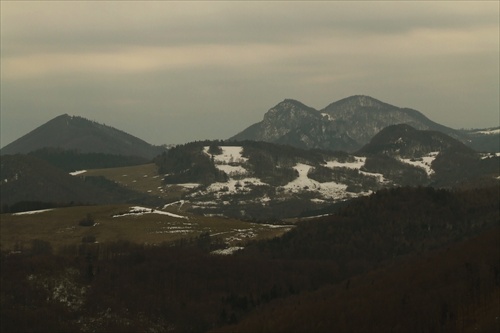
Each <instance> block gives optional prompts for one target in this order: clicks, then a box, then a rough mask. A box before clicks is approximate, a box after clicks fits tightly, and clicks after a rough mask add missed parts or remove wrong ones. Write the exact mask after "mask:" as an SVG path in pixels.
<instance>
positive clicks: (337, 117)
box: [230, 95, 500, 152]
mask: <svg viewBox="0 0 500 333" xmlns="http://www.w3.org/2000/svg"><path fill="white" fill-rule="evenodd" d="M396 124H407V125H410V126H412V127H414V128H416V129H419V130H433V131H439V132H442V133H445V134H447V135H449V136H451V137H453V138H455V139H458V140H460V141H462V142H464V143H466V144H468V145H471V146H472V147H473V148H474V149H476V150H479V151H499V148H500V147H499V146H500V141H499V138H500V137H499V133H498V131H497V132H495V133H496V134H494V135H491V133H489V132H484V133H482V134H483V135H481V133H479V132H477V131H476V132H472V131H471V132H466V131H460V130H455V129H452V128H449V127H446V126H443V125H441V124H438V123H436V122H434V121H432V120H430V119H428V118H427V117H426V116H424V115H423V114H422V113H421V112H419V111H417V110H413V109H409V108H400V107H397V106H393V105H390V104H387V103H384V102H381V101H379V100H377V99H375V98H372V97H369V96H362V95H356V96H351V97H347V98H344V99H341V100H339V101H337V102H334V103H331V104H330V105H328V106H327V107H325V108H324V109H322V110H319V111H318V110H316V109H314V108H311V107H309V106H306V105H304V104H302V103H301V102H299V101H296V100H293V99H285V100H284V101H282V102H281V103H279V104H277V105H276V106H274V107H273V108H271V109H270V110H269V111H268V112H267V113H266V114H265V115H264V119H263V120H262V121H261V122H258V123H256V124H253V125H251V126H250V127H248V128H246V129H245V130H243V131H242V132H240V133H238V134H236V135H235V136H233V137H231V138H230V140H234V141H240V140H254V141H266V142H273V143H279V144H287V145H292V146H295V147H299V148H306V149H307V148H309V149H310V148H317V149H329V150H343V151H349V152H353V151H356V150H358V149H360V148H361V147H362V146H363V145H365V144H366V143H368V142H369V141H370V139H371V138H372V137H373V136H374V135H375V134H377V133H378V132H379V131H381V130H382V129H383V128H385V127H387V126H390V125H396ZM473 133H475V134H473ZM488 134H489V135H488Z"/></svg>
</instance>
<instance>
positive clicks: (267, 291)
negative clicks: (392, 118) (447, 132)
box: [0, 187, 500, 332]
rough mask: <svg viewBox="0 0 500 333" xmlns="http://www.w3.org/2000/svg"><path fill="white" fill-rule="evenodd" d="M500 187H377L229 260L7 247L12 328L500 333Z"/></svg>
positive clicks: (199, 241) (121, 249)
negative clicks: (331, 213) (11, 249)
mask: <svg viewBox="0 0 500 333" xmlns="http://www.w3.org/2000/svg"><path fill="white" fill-rule="evenodd" d="M499 202H500V197H499V189H498V187H492V188H485V189H474V190H464V191H447V190H436V189H432V188H397V189H387V190H380V191H378V192H377V193H376V194H373V195H371V196H369V197H364V198H359V199H356V200H353V201H351V202H350V203H349V204H347V205H345V206H343V207H341V208H339V210H338V211H337V212H336V214H334V215H331V216H326V217H322V218H317V219H314V220H312V219H310V220H306V221H304V222H301V223H299V224H298V225H297V227H296V228H294V229H293V230H292V231H291V232H289V233H287V234H285V235H284V236H282V237H280V238H275V239H272V240H267V241H259V242H254V243H251V244H249V245H248V246H247V247H246V248H245V249H244V250H243V251H239V252H237V253H235V254H234V255H232V256H219V255H213V254H210V251H211V250H212V249H213V248H214V246H220V244H218V242H217V240H216V239H212V238H211V237H209V236H208V235H206V234H204V235H202V236H200V237H198V238H196V239H185V240H182V241H178V242H176V243H175V244H161V245H156V246H152V245H149V246H146V245H138V244H133V243H128V242H115V243H109V244H93V243H83V242H82V244H81V245H79V246H78V247H67V248H58V249H55V248H52V246H51V244H48V243H46V242H43V241H39V240H38V241H37V240H34V241H32V243H31V248H29V249H25V250H24V251H23V252H22V253H12V252H10V253H6V252H5V253H2V254H1V281H0V282H1V293H0V297H1V298H0V306H1V315H0V316H1V318H0V320H1V324H0V325H1V326H0V327H1V330H2V332H36V331H38V332H47V331H52V332H57V331H75V332H76V331H84V332H126V331H130V332H139V331H146V332H163V331H173V332H205V331H227V332H233V331H249V332H253V331H269V332H278V331H283V332H289V331H297V332H304V331H315V332H319V331H324V332H335V331H337V332H339V331H340V332H344V331H362V332H369V331H372V332H380V331H387V332H389V331H394V332H409V331H414V332H468V331H471V332H472V331H482V332H490V331H491V332H498V330H499V320H498V313H500V301H499V300H500V251H499V244H500V243H499V241H500V226H499V215H498V214H499V210H498V209H499V206H498V204H499Z"/></svg>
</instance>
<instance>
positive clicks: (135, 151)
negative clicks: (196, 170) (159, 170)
mask: <svg viewBox="0 0 500 333" xmlns="http://www.w3.org/2000/svg"><path fill="white" fill-rule="evenodd" d="M46 147H51V148H62V149H67V150H78V151H80V152H82V153H105V154H115V155H132V156H141V157H145V158H148V159H151V158H153V157H154V156H156V155H158V154H160V153H161V152H162V149H161V148H160V147H155V146H152V145H150V144H149V143H147V142H145V141H143V140H141V139H139V138H136V137H134V136H132V135H130V134H127V133H125V132H123V131H120V130H118V129H115V128H113V127H110V126H106V125H103V124H99V123H97V122H93V121H90V120H87V119H85V118H82V117H77V116H69V115H67V114H64V115H61V116H58V117H56V118H54V119H52V120H50V121H48V122H47V123H45V124H43V125H41V126H40V127H38V128H36V129H34V130H33V131H31V132H29V133H28V134H26V135H24V136H22V137H21V138H19V139H17V140H16V141H14V142H12V143H10V144H8V145H7V146H5V147H3V148H2V150H1V151H0V152H1V154H2V155H5V154H19V153H21V154H26V153H29V152H31V151H34V150H38V149H41V148H46Z"/></svg>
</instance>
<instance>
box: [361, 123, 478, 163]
mask: <svg viewBox="0 0 500 333" xmlns="http://www.w3.org/2000/svg"><path fill="white" fill-rule="evenodd" d="M445 150H454V151H461V152H463V153H468V154H471V155H472V154H475V152H474V151H473V150H472V149H471V148H469V147H467V146H465V145H464V144H463V143H461V142H460V141H458V140H456V139H453V138H452V137H450V136H448V135H446V134H444V133H441V132H436V131H422V130H417V129H416V128H413V127H411V126H409V125H406V124H400V125H391V126H387V127H386V128H384V129H383V130H381V131H380V132H379V133H377V134H376V135H375V136H374V137H373V138H372V139H371V140H370V142H369V143H368V144H366V145H365V146H364V147H363V148H361V149H360V150H359V151H358V152H357V153H359V154H363V155H375V154H384V155H389V156H393V155H398V156H401V157H403V158H415V157H420V156H423V155H425V154H428V153H431V152H437V151H445Z"/></svg>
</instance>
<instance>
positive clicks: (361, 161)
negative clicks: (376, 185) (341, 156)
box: [326, 157, 366, 170]
mask: <svg viewBox="0 0 500 333" xmlns="http://www.w3.org/2000/svg"><path fill="white" fill-rule="evenodd" d="M365 162H366V157H355V161H354V162H346V163H341V162H338V161H328V162H326V167H327V168H330V169H333V168H349V169H357V170H359V169H361V167H362V166H363V165H365Z"/></svg>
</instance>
